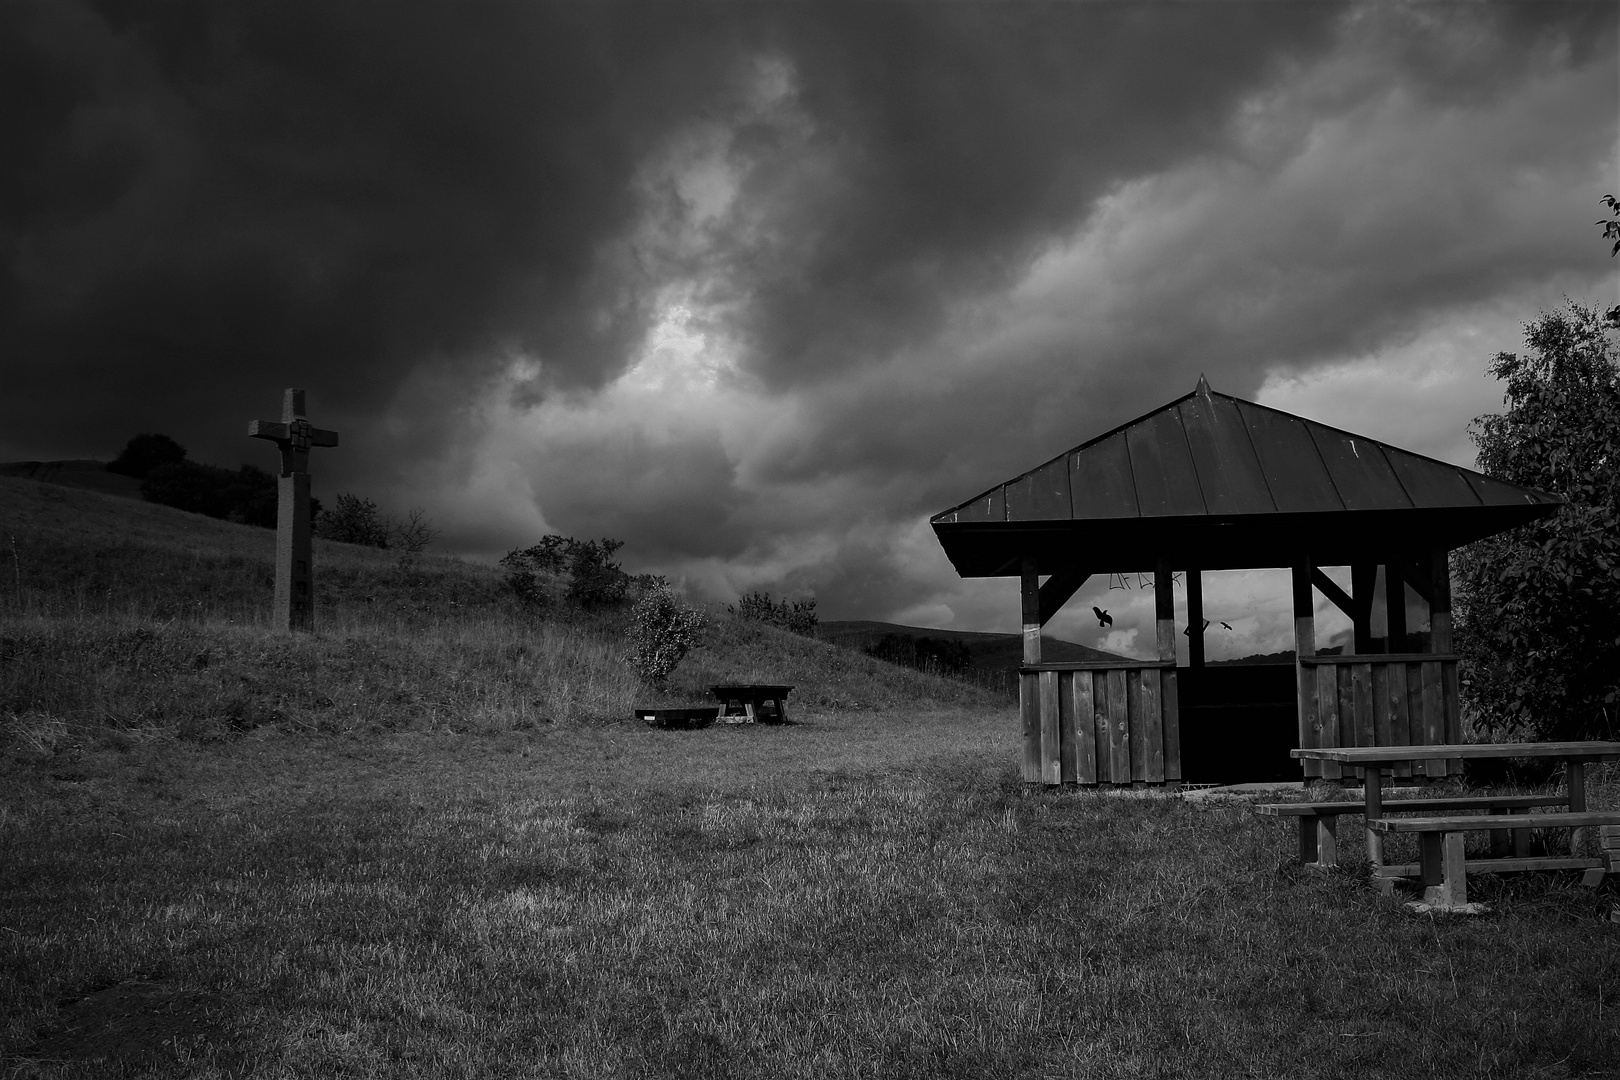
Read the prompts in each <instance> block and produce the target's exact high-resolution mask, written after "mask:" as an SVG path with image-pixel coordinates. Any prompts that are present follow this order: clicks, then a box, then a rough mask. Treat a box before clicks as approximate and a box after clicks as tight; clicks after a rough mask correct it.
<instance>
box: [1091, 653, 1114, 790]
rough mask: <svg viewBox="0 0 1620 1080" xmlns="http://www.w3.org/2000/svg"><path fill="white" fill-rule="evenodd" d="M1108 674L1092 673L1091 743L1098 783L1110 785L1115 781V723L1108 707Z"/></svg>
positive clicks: (1103, 672)
mask: <svg viewBox="0 0 1620 1080" xmlns="http://www.w3.org/2000/svg"><path fill="white" fill-rule="evenodd" d="M1108 682H1109V679H1108V673H1107V672H1106V671H1093V672H1092V673H1091V686H1092V704H1091V708H1092V714H1091V743H1092V746H1094V747H1095V748H1096V759H1097V782H1098V783H1099V784H1106V783H1110V782H1111V781H1112V780H1113V767H1114V765H1113V761H1114V758H1113V753H1114V752H1113V746H1114V736H1113V723H1112V722H1111V717H1112V712H1111V710H1110V709H1109V706H1108V692H1109V691H1108Z"/></svg>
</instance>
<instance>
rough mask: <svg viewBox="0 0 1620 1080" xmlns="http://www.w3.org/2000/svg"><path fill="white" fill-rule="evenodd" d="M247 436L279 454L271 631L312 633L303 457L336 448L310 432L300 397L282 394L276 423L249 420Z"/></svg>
mask: <svg viewBox="0 0 1620 1080" xmlns="http://www.w3.org/2000/svg"><path fill="white" fill-rule="evenodd" d="M248 435H250V436H252V437H253V438H255V439H268V440H270V441H271V442H273V443H275V444H276V448H277V449H278V450H280V451H281V475H280V479H279V480H278V481H277V485H276V601H275V610H274V613H273V619H274V622H275V625H277V626H280V627H283V628H285V629H287V630H313V629H314V628H315V574H314V566H313V564H312V562H311V554H312V552H313V548H314V544H313V542H312V541H311V539H310V534H311V529H310V525H311V522H310V514H309V451H310V447H312V446H336V445H337V444H338V436H337V432H335V431H325V430H323V429H321V428H318V427H315V426H314V425H313V424H311V423H310V422H309V419H308V418H307V417H306V416H305V415H304V392H303V391H302V390H288V391H286V392H285V393H284V394H282V397H281V419H280V420H279V421H277V420H254V421H252V422H251V423H249V424H248Z"/></svg>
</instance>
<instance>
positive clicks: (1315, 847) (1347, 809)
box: [1254, 795, 1569, 867]
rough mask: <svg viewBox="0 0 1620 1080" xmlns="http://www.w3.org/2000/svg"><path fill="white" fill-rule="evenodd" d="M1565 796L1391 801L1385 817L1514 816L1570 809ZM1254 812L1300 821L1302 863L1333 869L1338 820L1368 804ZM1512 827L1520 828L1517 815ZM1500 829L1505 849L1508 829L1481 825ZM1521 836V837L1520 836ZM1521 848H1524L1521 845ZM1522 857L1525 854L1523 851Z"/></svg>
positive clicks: (1266, 807) (1269, 807)
mask: <svg viewBox="0 0 1620 1080" xmlns="http://www.w3.org/2000/svg"><path fill="white" fill-rule="evenodd" d="M1567 805H1569V804H1568V800H1567V799H1566V797H1565V796H1562V795H1461V796H1447V797H1444V798H1430V799H1389V800H1387V801H1386V802H1385V803H1384V804H1383V807H1382V812H1383V813H1385V814H1410V813H1428V812H1431V811H1435V810H1442V811H1443V810H1485V811H1502V812H1505V813H1512V812H1513V811H1515V810H1530V809H1533V808H1535V807H1538V806H1567ZM1254 810H1255V813H1257V814H1263V815H1265V816H1267V817H1291V818H1298V819H1299V860H1300V862H1303V863H1310V864H1312V865H1315V866H1322V867H1327V866H1333V865H1335V863H1336V862H1337V861H1338V854H1337V845H1338V819H1339V816H1340V815H1341V814H1362V813H1365V812H1366V805H1365V804H1364V803H1360V802H1350V801H1339V802H1298V803H1261V804H1260V805H1258V806H1256V807H1255V808H1254ZM1513 825H1514V827H1515V828H1518V827H1519V821H1518V819H1517V816H1515V819H1514V822H1513ZM1482 827H1488V828H1493V829H1497V830H1499V831H1500V832H1501V833H1502V834H1503V835H1502V836H1501V837H1500V838H1499V840H1500V846H1502V847H1503V848H1504V849H1505V848H1506V846H1507V844H1508V842H1509V838H1508V836H1507V835H1506V834H1507V831H1508V830H1506V829H1504V828H1502V826H1500V825H1497V824H1495V823H1492V825H1490V826H1482ZM1520 835H1522V834H1520ZM1521 846H1522V845H1521ZM1520 854H1523V852H1520Z"/></svg>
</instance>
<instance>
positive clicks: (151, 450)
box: [107, 431, 186, 480]
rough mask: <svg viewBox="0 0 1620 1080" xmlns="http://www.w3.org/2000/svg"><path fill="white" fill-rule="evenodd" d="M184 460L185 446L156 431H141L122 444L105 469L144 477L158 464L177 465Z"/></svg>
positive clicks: (142, 478)
mask: <svg viewBox="0 0 1620 1080" xmlns="http://www.w3.org/2000/svg"><path fill="white" fill-rule="evenodd" d="M184 460H186V448H185V447H183V446H181V445H180V444H179V443H177V442H175V441H174V440H173V439H171V438H169V437H168V436H167V435H159V434H157V433H156V432H150V431H148V432H142V433H141V434H139V435H137V436H135V437H134V438H133V439H131V440H129V442H127V443H125V444H124V449H123V450H122V451H120V452H119V454H118V456H117V457H115V458H113V459H112V460H111V461H109V462H108V463H107V471H108V472H115V473H122V474H123V475H125V476H133V477H134V478H135V479H137V480H144V479H146V475H147V473H150V472H151V471H152V470H153V469H155V468H157V467H158V466H159V465H178V464H179V463H180V462H182V461H184Z"/></svg>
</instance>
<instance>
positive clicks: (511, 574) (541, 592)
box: [500, 535, 632, 608]
mask: <svg viewBox="0 0 1620 1080" xmlns="http://www.w3.org/2000/svg"><path fill="white" fill-rule="evenodd" d="M623 546H624V541H622V540H612V539H609V538H607V537H603V538H602V539H600V540H575V539H574V538H573V537H571V536H556V535H552V536H546V537H542V538H541V540H540V542H539V543H538V544H535V545H533V546H531V547H527V548H517V549H514V550H512V551H509V552H507V553H506V554H505V555H504V556H502V557H501V563H500V565H501V568H502V569H504V570H505V571H506V583H507V585H509V586H510V587H511V589H512V591H513V592H515V593H516V594H517V595H518V598H519V599H521V600H523V601H524V602H525V603H527V604H532V605H535V606H537V607H547V606H550V605H551V604H552V603H553V602H555V601H556V600H557V599H558V595H557V594H558V593H559V592H560V593H561V594H562V595H563V596H565V597H566V598H567V599H568V600H569V601H570V602H572V603H574V604H576V605H578V606H579V607H582V608H596V607H607V606H612V605H616V604H621V603H623V602H624V601H625V599H626V598H627V597H628V596H629V593H630V585H631V582H632V579H631V577H630V575H629V574H627V573H625V572H624V568H623V567H621V566H620V565H619V564H618V563H616V562H614V561H613V555H614V553H615V552H617V551H618V550H619V549H620V548H621V547H623Z"/></svg>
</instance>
